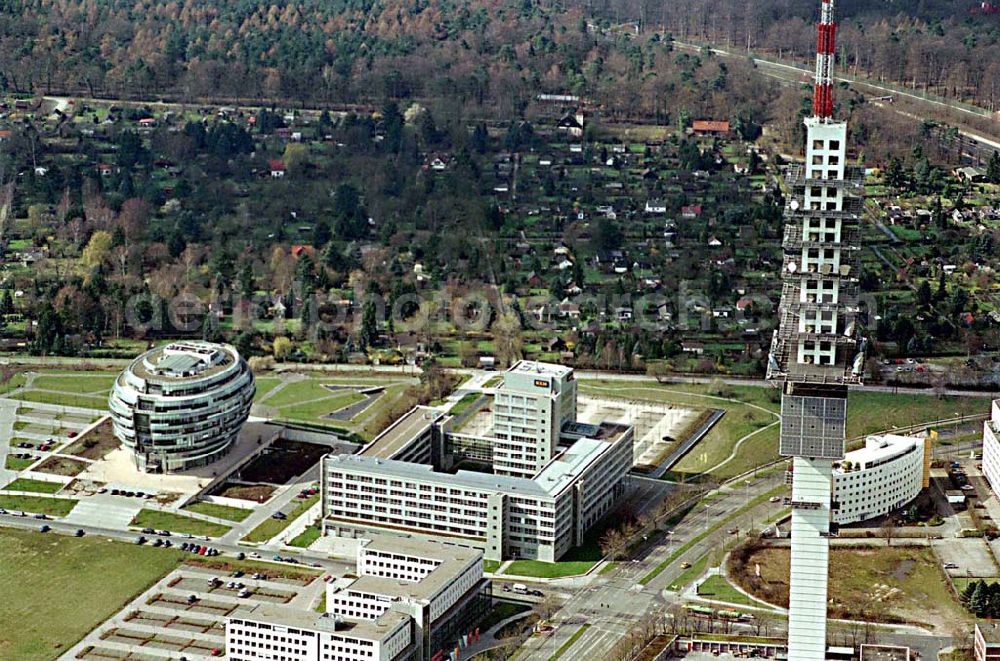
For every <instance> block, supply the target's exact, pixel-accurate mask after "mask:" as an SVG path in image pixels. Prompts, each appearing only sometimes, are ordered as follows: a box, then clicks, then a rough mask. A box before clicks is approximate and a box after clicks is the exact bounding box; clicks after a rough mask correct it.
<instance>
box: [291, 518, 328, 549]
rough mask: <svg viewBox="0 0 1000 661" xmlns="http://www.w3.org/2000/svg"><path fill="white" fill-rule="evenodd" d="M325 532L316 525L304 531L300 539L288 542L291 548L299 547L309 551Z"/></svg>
mask: <svg viewBox="0 0 1000 661" xmlns="http://www.w3.org/2000/svg"><path fill="white" fill-rule="evenodd" d="M322 534H323V531H322V530H321V529H320V527H319V526H318V525H316V524H315V523H314V524H312V525H311V526H309V527H308V528H306V529H305V530H304V531H302V532H301V533H300V534H299V536H298V537H296V538H295V539H293V540H292V541H290V542H288V544H289V545H290V546H297V547H299V548H303V549H307V548H309V547H310V546H311V545H312V543H313V542H315V541H316V540H317V539H319V537H320V535H322Z"/></svg>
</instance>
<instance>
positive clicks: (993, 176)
mask: <svg viewBox="0 0 1000 661" xmlns="http://www.w3.org/2000/svg"><path fill="white" fill-rule="evenodd" d="M986 179H987V181H989V182H990V183H991V184H1000V153H998V152H993V155H992V156H990V162H989V163H988V164H987V165H986Z"/></svg>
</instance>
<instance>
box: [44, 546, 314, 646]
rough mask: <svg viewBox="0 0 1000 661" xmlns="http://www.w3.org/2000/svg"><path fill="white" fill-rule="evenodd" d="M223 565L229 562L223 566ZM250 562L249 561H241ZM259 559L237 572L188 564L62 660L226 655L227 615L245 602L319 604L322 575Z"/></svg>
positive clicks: (123, 610)
mask: <svg viewBox="0 0 1000 661" xmlns="http://www.w3.org/2000/svg"><path fill="white" fill-rule="evenodd" d="M222 566H225V565H222ZM243 566H247V565H243ZM304 576H305V575H304V574H303V572H302V570H299V569H287V568H285V567H283V566H282V565H277V564H276V565H273V566H268V565H267V564H265V563H258V565H254V566H253V567H252V568H248V569H247V570H246V573H244V572H242V571H238V570H234V571H225V570H223V569H214V568H202V567H195V566H188V565H185V566H183V567H181V568H180V569H177V570H175V571H173V572H171V573H170V574H169V575H167V576H166V577H164V578H163V579H162V580H161V581H160V582H158V583H157V584H156V585H154V586H153V587H152V588H150V589H149V590H147V591H146V592H145V593H143V594H142V595H140V596H139V597H137V598H136V599H135V600H134V601H132V603H130V604H128V605H127V606H126V607H125V608H123V609H122V610H121V611H120V612H119V613H118V614H117V615H115V616H114V617H112V618H111V619H110V620H108V621H107V622H105V623H104V624H102V625H101V626H100V627H98V628H97V629H95V630H94V631H92V632H91V633H90V634H89V635H88V636H87V637H86V638H85V639H84V640H83V641H81V642H80V643H79V644H78V645H77V646H75V647H74V648H73V649H71V650H70V651H69V652H67V653H66V654H64V655H63V657H62V659H93V660H97V659H122V660H124V659H128V660H139V659H143V660H146V659H149V660H154V659H168V658H169V659H176V658H179V657H180V656H183V657H185V658H187V659H190V660H191V661H194V660H196V659H209V658H213V657H220V656H223V655H224V654H225V649H224V648H225V633H226V632H225V618H226V616H227V615H228V614H229V613H231V612H232V611H233V610H235V609H236V608H237V607H238V606H240V605H241V604H246V603H272V604H285V605H291V606H295V607H299V608H304V609H312V608H315V606H316V604H317V603H319V598H320V595H321V594H322V591H323V587H324V586H325V585H326V583H324V582H323V581H322V580H321V579H320V577H319V575H316V576H312V575H309V576H308V577H304Z"/></svg>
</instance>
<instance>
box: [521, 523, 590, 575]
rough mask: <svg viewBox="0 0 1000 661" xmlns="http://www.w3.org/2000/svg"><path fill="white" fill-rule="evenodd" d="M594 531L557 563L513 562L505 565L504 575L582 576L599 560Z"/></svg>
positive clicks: (538, 561)
mask: <svg viewBox="0 0 1000 661" xmlns="http://www.w3.org/2000/svg"><path fill="white" fill-rule="evenodd" d="M594 535H595V533H594V530H591V532H590V535H589V536H590V537H591V539H588V540H587V541H585V542H584V544H583V545H582V546H577V547H575V548H572V549H570V550H569V551H567V552H566V555H564V556H563V557H562V559H561V560H559V562H542V561H541V560H515V561H514V562H512V563H510V564H509V565H507V569H505V570H504V572H503V573H504V575H507V574H510V575H512V576H531V577H534V578H559V577H561V576H576V575H578V574H584V573H586V572H588V571H590V569H591V568H592V567H593V566H594V565H596V564H597V563H598V562H600V560H601V557H602V556H601V549H600V548H599V547H598V546H597V541H596V540H595V539H593V536H594Z"/></svg>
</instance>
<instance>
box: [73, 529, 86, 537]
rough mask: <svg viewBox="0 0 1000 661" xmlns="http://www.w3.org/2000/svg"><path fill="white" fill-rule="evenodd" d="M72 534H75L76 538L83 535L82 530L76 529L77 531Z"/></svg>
mask: <svg viewBox="0 0 1000 661" xmlns="http://www.w3.org/2000/svg"><path fill="white" fill-rule="evenodd" d="M74 534H75V535H76V536H77V537H83V536H84V534H85V533H84V532H83V528H77V529H76V532H75V533H74Z"/></svg>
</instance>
